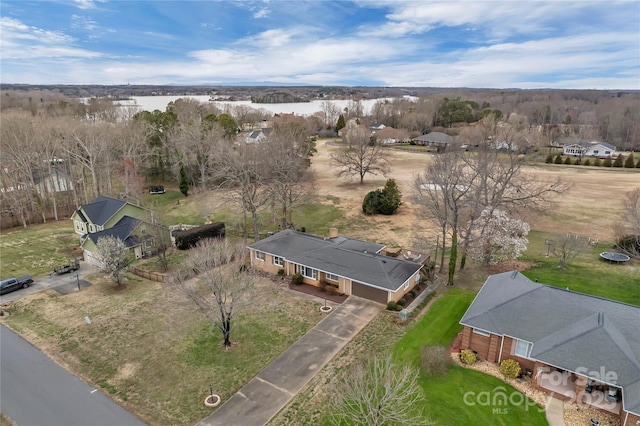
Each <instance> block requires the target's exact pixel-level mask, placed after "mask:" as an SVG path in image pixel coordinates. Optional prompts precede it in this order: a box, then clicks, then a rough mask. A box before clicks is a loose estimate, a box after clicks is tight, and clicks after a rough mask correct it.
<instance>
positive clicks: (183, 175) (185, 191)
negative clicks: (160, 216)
mask: <svg viewBox="0 0 640 426" xmlns="http://www.w3.org/2000/svg"><path fill="white" fill-rule="evenodd" d="M180 192H182V195H184V196H185V197H186V196H187V195H189V180H188V179H187V172H186V171H185V170H184V166H180Z"/></svg>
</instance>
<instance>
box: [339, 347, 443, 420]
mask: <svg viewBox="0 0 640 426" xmlns="http://www.w3.org/2000/svg"><path fill="white" fill-rule="evenodd" d="M417 377H418V372H417V371H415V370H414V369H413V368H411V367H409V366H402V367H400V366H398V365H396V364H395V363H394V361H393V359H392V357H391V355H387V356H384V357H376V358H374V359H373V361H371V362H370V363H369V364H368V365H360V366H358V367H356V368H355V369H354V370H352V371H351V372H350V373H349V374H348V376H347V377H345V378H344V379H343V381H342V383H341V388H340V391H339V392H335V395H336V398H335V399H336V401H335V404H334V405H332V407H331V423H332V424H334V425H343V424H350V425H358V426H383V425H403V426H418V425H429V424H432V422H431V421H429V420H428V419H427V418H425V417H424V416H423V413H422V410H421V409H420V408H419V407H420V403H421V402H422V401H423V400H424V395H423V393H422V389H421V388H420V385H419V384H418V380H417Z"/></svg>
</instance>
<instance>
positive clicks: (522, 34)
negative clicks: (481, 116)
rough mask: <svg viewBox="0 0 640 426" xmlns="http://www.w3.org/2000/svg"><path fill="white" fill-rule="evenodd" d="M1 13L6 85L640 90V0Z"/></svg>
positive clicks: (261, 4)
mask: <svg viewBox="0 0 640 426" xmlns="http://www.w3.org/2000/svg"><path fill="white" fill-rule="evenodd" d="M1 13H2V17H1V30H2V38H1V40H0V43H1V44H0V47H1V50H0V52H1V53H0V55H1V60H2V67H1V69H0V81H1V82H2V84H3V85H7V84H13V85H68V86H78V85H101V86H127V85H132V86H170V87H188V86H205V87H215V86H236V87H313V86H320V87H332V86H334V87H389V88H433V89H441V90H442V89H469V90H473V89H475V90H482V89H487V90H492V89H494V90H495V89H502V90H612V91H636V90H640V43H638V38H639V36H640V7H639V5H638V3H637V2H636V1H626V0H623V1H617V2H599V1H588V2H565V1H562V2H558V1H536V2H515V1H487V2H480V1H477V2H476V1H474V2H465V1H457V2H447V3H439V2H424V3H422V2H416V1H375V2H374V1H366V0H356V1H301V2H291V1H241V2H226V1H222V2H205V1H187V2H175V1H161V0H148V1H107V0H96V1H93V0H76V1H68V0H63V1H58V2H23V1H17V0H3V1H2V12H1ZM9 82H10V83H9Z"/></svg>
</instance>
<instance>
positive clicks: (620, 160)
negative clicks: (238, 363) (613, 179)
mask: <svg viewBox="0 0 640 426" xmlns="http://www.w3.org/2000/svg"><path fill="white" fill-rule="evenodd" d="M623 164H624V155H618V156H617V157H616V160H615V161H614V162H613V167H622V165H623Z"/></svg>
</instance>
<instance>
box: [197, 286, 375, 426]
mask: <svg viewBox="0 0 640 426" xmlns="http://www.w3.org/2000/svg"><path fill="white" fill-rule="evenodd" d="M383 308H384V307H383V306H382V305H380V304H378V303H375V302H371V301H369V300H366V299H362V298H359V297H356V296H350V297H349V298H348V299H347V300H346V301H345V302H344V303H342V305H340V306H338V307H337V308H336V309H335V310H334V311H333V312H332V313H331V314H329V315H328V316H327V317H326V318H324V319H323V320H322V321H320V322H319V323H318V324H317V325H316V326H315V327H313V328H312V329H311V330H309V331H308V332H307V333H306V334H305V335H304V336H302V337H301V338H300V339H298V341H296V342H295V343H294V344H293V345H291V346H290V347H289V348H288V349H287V350H286V351H284V352H283V353H282V354H281V355H280V356H279V357H278V358H276V359H275V360H274V361H273V362H272V363H271V364H269V365H268V366H267V367H266V368H265V369H264V370H262V371H261V372H260V373H258V375H257V376H256V377H254V378H253V379H251V380H250V381H249V382H248V383H247V384H246V385H245V386H244V387H242V389H240V390H239V391H238V392H237V393H236V394H235V395H233V396H232V397H231V398H229V400H227V402H225V403H224V404H223V405H222V406H221V407H220V408H219V409H218V410H217V411H216V412H214V413H213V414H212V415H210V416H209V417H207V418H206V419H204V420H203V421H201V422H200V423H199V426H214V425H215V426H217V425H220V426H222V425H224V426H233V425H238V426H262V425H265V424H266V423H267V422H268V421H269V420H271V418H272V417H273V416H275V415H276V414H277V413H278V412H279V411H280V410H281V409H282V408H283V407H284V406H285V405H287V403H288V402H289V401H290V400H291V399H292V398H293V397H294V396H295V395H296V394H297V393H298V392H299V391H300V390H301V389H302V388H303V387H304V386H305V385H306V384H307V383H308V382H309V380H311V379H312V378H313V376H315V375H316V374H317V373H318V372H319V371H320V369H321V368H322V367H324V365H325V364H326V363H328V362H329V361H330V360H331V359H332V358H333V357H334V356H335V355H336V354H337V353H338V352H340V350H341V349H342V348H343V347H344V346H345V345H346V344H347V343H348V342H349V341H350V340H351V339H353V337H355V336H356V335H357V334H358V333H359V332H360V330H362V329H363V328H364V327H365V326H366V325H367V324H369V322H371V320H372V319H373V318H375V317H376V315H378V313H380V311H382V309H383Z"/></svg>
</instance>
